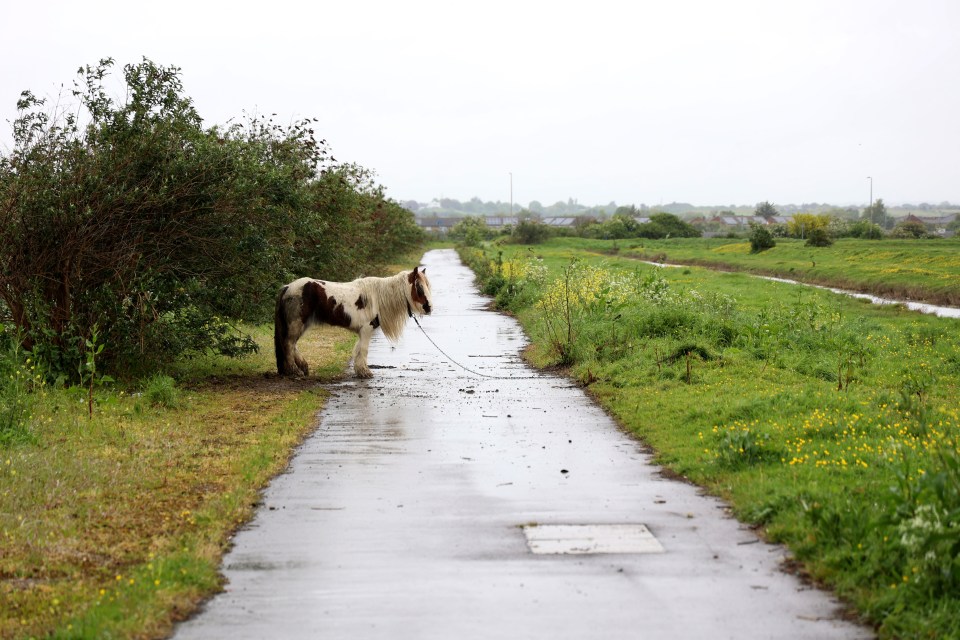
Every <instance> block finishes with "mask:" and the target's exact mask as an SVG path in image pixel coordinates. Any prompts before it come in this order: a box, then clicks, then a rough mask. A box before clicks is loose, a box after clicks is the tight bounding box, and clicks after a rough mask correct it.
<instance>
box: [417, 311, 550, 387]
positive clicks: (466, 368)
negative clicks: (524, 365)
mask: <svg viewBox="0 0 960 640" xmlns="http://www.w3.org/2000/svg"><path fill="white" fill-rule="evenodd" d="M410 317H411V318H413V321H414V322H416V323H417V328H418V329H420V331H421V332H422V333H423V335H424V336H425V337H426V338H427V340H429V341H430V344H432V345H433V346H434V347H436V348H437V351H439V352H440V353H442V354H443V356H444V357H445V358H446V359H447V360H449V361H450V362H452V363H453V364H455V365H457V366H458V367H460V368H461V369H463V370H464V371H466V372H467V373H472V374H473V375H475V376H479V377H481V378H489V379H491V380H540V379H542V378H543V376H492V375H490V374H487V373H480V372H479V371H474V370H473V369H471V368H469V367H465V366H464V365H462V364H460V363H459V362H457V361H456V360H454V359H453V357H451V356H450V354H449V353H447V352H446V351H444V350H443V349H441V348H440V345H438V344H437V343H436V342H434V341H433V338H431V337H430V335H429V334H428V333H427V332H426V331H424V329H423V327H421V326H420V321H419V320H417V316H415V315H412V314H411V316H410Z"/></svg>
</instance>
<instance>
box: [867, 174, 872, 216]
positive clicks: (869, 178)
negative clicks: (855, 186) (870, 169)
mask: <svg viewBox="0 0 960 640" xmlns="http://www.w3.org/2000/svg"><path fill="white" fill-rule="evenodd" d="M867 180H869V181H870V211H871V212H872V211H873V178H871V177H870V176H867Z"/></svg>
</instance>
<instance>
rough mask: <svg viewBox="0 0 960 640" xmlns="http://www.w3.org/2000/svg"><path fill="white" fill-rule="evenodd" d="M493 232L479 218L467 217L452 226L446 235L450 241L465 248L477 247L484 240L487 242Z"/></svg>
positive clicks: (482, 219) (483, 220) (485, 222)
mask: <svg viewBox="0 0 960 640" xmlns="http://www.w3.org/2000/svg"><path fill="white" fill-rule="evenodd" d="M493 235H494V232H493V230H492V229H490V227H488V226H487V221H486V220H485V219H484V218H481V217H479V216H467V217H465V218H464V219H463V220H461V221H459V222H458V223H457V224H455V225H453V228H452V229H450V233H449V234H448V236H449V238H450V239H451V240H455V241H457V242H459V243H460V244H462V245H464V246H466V247H479V246H480V243H481V242H483V241H484V240H489V239H490V238H492V237H493Z"/></svg>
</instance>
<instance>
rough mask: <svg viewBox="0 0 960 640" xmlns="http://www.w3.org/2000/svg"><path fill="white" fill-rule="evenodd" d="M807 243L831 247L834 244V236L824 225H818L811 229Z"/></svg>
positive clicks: (808, 244) (813, 245)
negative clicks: (832, 236)
mask: <svg viewBox="0 0 960 640" xmlns="http://www.w3.org/2000/svg"><path fill="white" fill-rule="evenodd" d="M805 244H806V246H808V247H829V246H830V245H832V244H833V238H831V237H830V234H829V233H827V230H826V229H825V228H824V227H816V228H814V229H812V230H811V231H810V234H809V235H808V236H807V241H806V243H805Z"/></svg>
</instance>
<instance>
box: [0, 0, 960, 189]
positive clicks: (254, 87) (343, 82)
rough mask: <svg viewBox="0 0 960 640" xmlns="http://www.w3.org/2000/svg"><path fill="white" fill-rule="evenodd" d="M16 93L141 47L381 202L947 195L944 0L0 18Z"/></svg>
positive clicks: (953, 144)
mask: <svg viewBox="0 0 960 640" xmlns="http://www.w3.org/2000/svg"><path fill="white" fill-rule="evenodd" d="M2 13H3V18H2V23H3V24H2V26H0V54H2V55H0V65H2V67H0V68H2V73H0V119H2V121H3V123H2V124H3V131H2V134H0V145H2V148H3V149H4V150H6V149H9V144H10V124H9V121H12V119H13V118H14V117H15V113H16V110H15V106H16V101H17V98H18V96H19V94H20V91H21V90H23V89H31V90H32V91H34V93H36V94H38V95H48V96H51V97H52V98H54V99H55V98H56V96H57V94H58V93H59V92H60V86H61V85H65V86H66V87H67V88H69V87H70V84H71V82H72V81H73V79H74V77H75V73H76V70H77V68H78V67H80V66H81V65H84V64H94V63H96V62H97V61H98V60H99V59H100V58H103V57H108V56H109V57H113V58H115V59H116V60H117V63H118V66H119V65H122V64H126V63H130V62H138V61H139V60H140V59H141V57H142V56H146V57H148V58H150V59H151V60H153V61H154V62H157V63H160V64H164V65H177V66H179V67H181V68H182V70H183V81H184V84H185V88H186V92H187V93H188V95H190V96H191V97H193V98H194V100H195V102H196V105H197V108H198V110H199V112H200V114H201V116H203V117H204V119H205V121H206V122H207V123H208V124H211V125H212V124H216V123H224V122H226V121H227V120H229V119H230V118H232V117H241V116H242V114H243V113H244V111H246V112H259V113H263V114H270V113H277V114H278V116H279V118H280V119H281V120H283V121H288V120H290V119H293V118H299V117H316V118H318V119H319V125H318V133H319V134H320V136H321V137H323V138H325V139H326V140H327V141H328V142H329V143H330V145H331V147H332V149H333V152H334V155H335V156H336V157H337V158H338V159H339V160H347V161H353V162H357V163H359V164H361V165H363V166H366V167H368V168H371V169H373V170H375V171H376V172H377V174H378V177H379V181H380V182H381V183H382V184H383V185H384V186H385V187H386V188H387V194H388V195H389V196H391V197H393V198H395V199H398V200H407V199H415V200H419V201H427V200H429V199H431V198H434V197H439V196H441V195H442V196H445V197H450V198H457V199H460V200H468V199H470V198H471V197H474V196H477V197H480V198H481V199H483V200H503V201H506V200H508V199H509V197H510V175H509V174H510V173H512V174H513V197H514V200H515V201H516V202H518V203H523V204H526V203H528V202H529V201H530V200H539V201H540V202H542V203H543V204H545V205H548V204H552V203H553V202H556V201H557V200H567V199H568V198H574V199H577V200H578V201H580V202H581V203H583V204H591V205H592V204H606V203H608V202H610V201H612V200H613V201H616V202H617V203H619V204H629V203H633V204H641V203H646V204H649V205H655V204H658V203H661V202H662V203H666V202H671V201H683V202H691V203H693V204H696V205H729V204H755V203H757V202H759V201H763V200H769V201H772V202H775V203H781V204H787V203H796V204H799V203H802V202H830V203H834V204H844V205H845V204H860V205H862V204H865V203H866V202H867V200H868V199H869V197H870V194H869V189H870V182H869V181H868V180H867V176H872V177H873V184H874V197H881V198H884V200H885V201H886V202H887V203H889V204H896V203H903V202H911V203H918V202H921V201H926V202H933V203H937V202H940V201H943V200H951V201H953V202H955V203H957V202H960V115H958V114H960V82H958V79H960V37H958V33H960V2H957V0H904V1H889V0H879V1H878V0H849V1H844V0H827V1H822V0H796V1H793V0H791V1H789V2H788V1H781V0H778V1H766V0H764V1H744V0H726V1H724V2H716V1H713V0H702V1H700V0H686V1H685V0H670V1H665V0H657V1H656V2H646V1H637V0H634V1H632V2H630V1H626V0H618V1H608V0H591V1H580V2H565V1H562V0H561V1H557V0H551V1H550V2H539V1H538V2H525V1H523V0H505V1H500V0H492V1H485V2H472V3H469V4H467V3H461V2H450V1H449V0H446V1H443V2H432V1H431V2H426V1H420V0H417V1H412V2H404V1H402V0H337V1H336V2H329V1H327V0H319V1H312V2H294V1H290V0H274V1H273V2H248V1H247V0H239V1H232V2H223V3H220V2H206V1H204V0H193V1H191V2H186V1H183V0H168V1H165V2H152V3H143V2H130V1H129V0H124V1H123V2H120V1H105V0H86V1H84V2H76V1H75V0H73V1H70V2H64V1H61V0H54V1H44V0H41V1H40V2H37V3H22V2H18V3H5V6H4V9H3V12H2Z"/></svg>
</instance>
